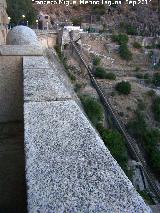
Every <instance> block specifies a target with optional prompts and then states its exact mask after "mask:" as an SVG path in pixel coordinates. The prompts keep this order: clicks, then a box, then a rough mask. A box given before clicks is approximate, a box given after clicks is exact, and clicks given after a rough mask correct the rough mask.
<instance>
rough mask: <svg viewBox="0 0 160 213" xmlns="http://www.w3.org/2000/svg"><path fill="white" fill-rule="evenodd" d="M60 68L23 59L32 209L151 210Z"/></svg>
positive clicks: (77, 211) (40, 59)
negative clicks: (81, 106)
mask: <svg viewBox="0 0 160 213" xmlns="http://www.w3.org/2000/svg"><path fill="white" fill-rule="evenodd" d="M57 68H58V66H57V65H56V64H55V66H54V69H52V67H50V64H49V63H48V61H47V59H46V58H44V57H38V56H37V57H31V56H29V57H28V56H25V57H24V59H23V75H24V125H25V126H24V128H25V155H26V182H27V197H28V201H27V203H28V212H29V213H38V212H56V213H62V212H67V213H73V212H74V213H84V212H90V213H91V212H92V213H105V212H106V213H107V212H125V213H128V212H130V213H132V212H145V213H149V212H151V210H150V209H149V207H147V206H146V204H145V203H144V201H143V199H142V198H141V197H140V196H139V194H138V193H137V192H136V190H135V189H134V187H133V185H132V184H131V182H130V181H129V179H128V178H127V177H126V175H125V174H124V172H123V171H122V169H121V168H120V167H119V165H118V164H117V162H116V161H115V160H114V159H113V157H112V156H111V154H110V152H109V151H108V149H107V148H106V147H105V145H104V143H103V141H102V140H101V139H100V137H99V135H98V134H97V132H96V130H95V129H94V128H93V127H92V125H91V124H90V122H89V121H88V119H87V118H86V116H85V115H84V113H83V111H82V109H81V108H80V107H79V105H78V104H77V102H76V101H75V100H74V98H73V96H72V95H71V94H70V92H69V91H68V90H67V88H66V87H65V85H64V83H63V81H61V80H60V78H59V77H58V75H59V70H57Z"/></svg>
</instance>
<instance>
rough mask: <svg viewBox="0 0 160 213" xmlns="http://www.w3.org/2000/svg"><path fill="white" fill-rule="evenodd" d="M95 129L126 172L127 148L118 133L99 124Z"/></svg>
mask: <svg viewBox="0 0 160 213" xmlns="http://www.w3.org/2000/svg"><path fill="white" fill-rule="evenodd" d="M97 129H98V131H99V133H100V135H101V137H102V139H103V141H104V143H105V145H106V146H107V147H108V149H109V150H110V152H111V154H112V155H113V157H114V158H115V159H116V160H117V162H118V163H119V164H120V166H121V167H122V169H123V170H124V171H125V172H127V161H128V157H127V149H126V146H125V142H124V140H123V138H122V136H121V135H120V133H119V132H117V131H113V130H109V129H105V128H104V127H103V126H102V125H101V124H99V125H98V126H97Z"/></svg>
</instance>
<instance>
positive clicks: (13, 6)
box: [7, 0, 36, 24]
mask: <svg viewBox="0 0 160 213" xmlns="http://www.w3.org/2000/svg"><path fill="white" fill-rule="evenodd" d="M7 13H8V15H9V16H10V17H11V21H12V23H14V24H18V23H19V22H20V21H21V20H22V15H25V16H26V20H27V21H29V23H30V24H33V23H34V21H35V19H36V12H35V10H34V8H33V5H32V1H31V0H7Z"/></svg>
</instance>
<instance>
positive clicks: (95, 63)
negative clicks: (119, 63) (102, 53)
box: [93, 56, 101, 66]
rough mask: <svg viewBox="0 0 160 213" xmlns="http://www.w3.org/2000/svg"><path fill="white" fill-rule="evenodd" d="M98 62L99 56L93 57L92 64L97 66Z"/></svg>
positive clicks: (99, 61) (99, 60)
mask: <svg viewBox="0 0 160 213" xmlns="http://www.w3.org/2000/svg"><path fill="white" fill-rule="evenodd" d="M100 63H101V58H99V57H97V56H96V57H94V59H93V65H94V66H99V65H100Z"/></svg>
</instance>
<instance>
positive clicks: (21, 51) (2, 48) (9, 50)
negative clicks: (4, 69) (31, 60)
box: [0, 45, 43, 56]
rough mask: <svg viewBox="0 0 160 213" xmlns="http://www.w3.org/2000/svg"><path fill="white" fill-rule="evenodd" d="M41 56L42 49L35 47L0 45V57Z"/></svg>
mask: <svg viewBox="0 0 160 213" xmlns="http://www.w3.org/2000/svg"><path fill="white" fill-rule="evenodd" d="M1 55H3V56H12V55H13V56H42V55H43V48H42V47H40V46H38V45H37V46H36V45H0V56H1Z"/></svg>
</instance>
